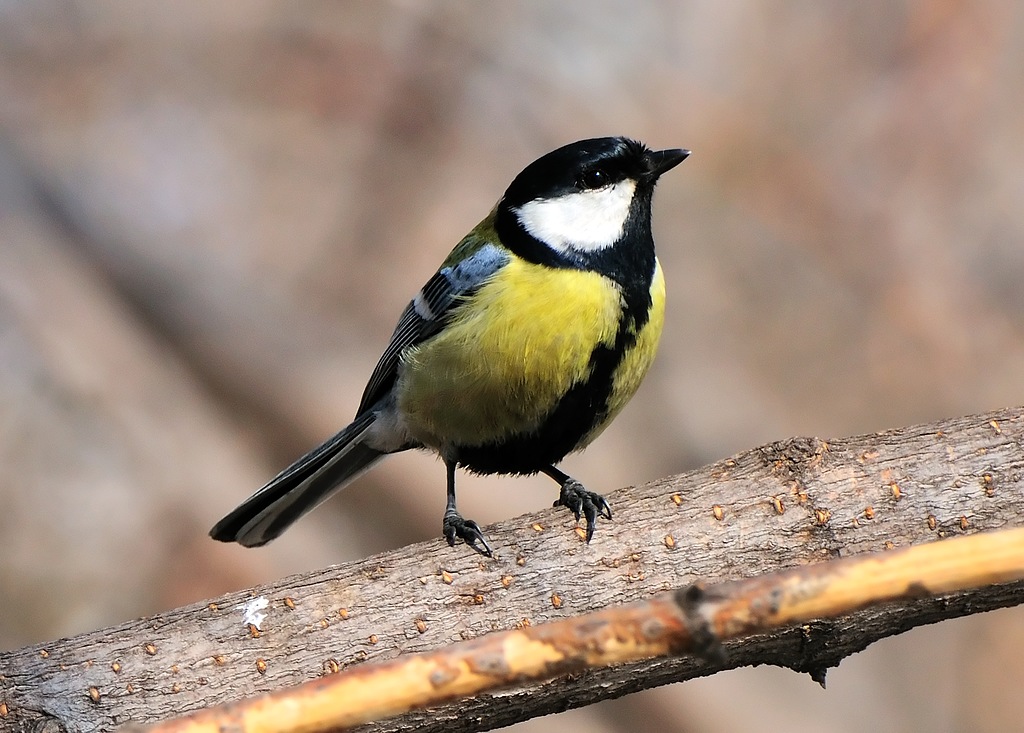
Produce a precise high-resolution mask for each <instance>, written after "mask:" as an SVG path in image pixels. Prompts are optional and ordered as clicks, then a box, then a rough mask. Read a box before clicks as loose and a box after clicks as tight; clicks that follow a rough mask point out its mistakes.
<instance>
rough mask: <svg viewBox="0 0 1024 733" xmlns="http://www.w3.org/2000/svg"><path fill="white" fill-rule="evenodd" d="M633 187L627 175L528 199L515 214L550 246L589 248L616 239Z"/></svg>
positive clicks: (575, 248)
mask: <svg viewBox="0 0 1024 733" xmlns="http://www.w3.org/2000/svg"><path fill="white" fill-rule="evenodd" d="M635 190H636V182H635V181H632V180H629V179H627V180H624V181H619V182H618V183H613V184H612V185H610V186H605V187H604V188H597V189H594V190H592V191H576V192H573V193H569V194H566V195H565V196H559V197H558V198H554V199H538V200H536V201H530V202H529V203H526V204H523V205H522V206H520V207H519V208H518V209H516V216H518V217H519V223H520V224H522V225H523V228H524V229H526V231H527V232H529V233H530V234H531V235H533V236H534V237H536V238H537V239H539V240H540V241H541V242H544V243H545V244H547V245H549V246H550V247H553V248H554V249H557V250H560V251H563V252H566V251H569V250H576V251H584V252H592V251H595V250H599V249H605V248H606V247H611V246H612V245H613V244H615V243H616V242H617V241H619V237H621V236H622V229H623V227H624V226H625V224H626V217H628V216H629V206H630V204H632V203H633V193H634V191H635Z"/></svg>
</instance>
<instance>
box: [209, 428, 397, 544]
mask: <svg viewBox="0 0 1024 733" xmlns="http://www.w3.org/2000/svg"><path fill="white" fill-rule="evenodd" d="M373 420H374V415H373V413H372V412H369V411H368V412H366V413H364V414H362V415H360V416H359V417H357V418H356V419H355V422H353V423H352V424H351V425H349V426H348V427H347V428H345V429H343V430H342V431H341V432H340V433H338V434H337V435H335V436H334V437H333V438H331V439H330V440H328V441H327V442H326V443H324V444H323V445H321V446H320V447H319V448H315V449H313V450H312V451H310V452H309V453H307V454H306V455H304V456H303V457H302V458H300V459H299V460H297V461H296V462H295V463H293V464H292V465H291V466H289V467H288V468H286V469H285V470H284V471H282V472H281V473H280V474H278V475H277V476H276V477H274V478H273V479H271V480H270V482H269V483H267V485H266V486H264V487H263V488H262V489H260V490H259V491H257V492H256V493H255V494H253V495H252V496H250V497H249V498H248V499H246V500H245V501H244V502H242V503H241V504H240V505H239V506H238V507H237V508H236V509H235V510H234V511H232V512H231V513H230V514H228V515H227V516H226V517H224V518H223V519H222V520H220V521H219V522H217V524H216V525H215V526H214V528H213V529H211V530H210V536H211V537H213V539H215V540H220V541H221V542H237V543H239V544H241V545H245V546H246V547H258V546H259V545H265V544H266V543H267V542H270V540H272V539H274V538H275V537H277V536H278V535H279V534H281V533H282V532H284V531H285V530H286V529H287V528H288V527H289V526H290V525H291V523H292V522H294V521H295V520H297V519H298V518H299V517H301V516H302V515H303V514H305V513H306V512H308V511H310V510H312V509H313V508H314V507H315V506H317V505H318V504H319V503H320V502H322V501H323V500H324V499H326V498H327V497H328V496H330V495H331V494H332V493H334V492H335V491H338V490H340V489H342V488H343V487H344V486H345V485H346V484H347V483H348V482H350V481H351V480H352V479H354V478H355V477H356V476H358V475H359V474H360V473H362V472H363V471H365V470H366V469H367V468H369V467H370V466H371V465H373V464H374V463H376V462H377V461H378V460H380V459H381V458H382V457H383V456H384V455H385V454H384V453H381V452H380V451H375V450H373V449H372V448H369V447H367V446H366V445H364V444H363V436H364V435H365V433H366V430H367V428H369V427H370V425H372V424H373Z"/></svg>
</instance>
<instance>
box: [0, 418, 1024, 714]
mask: <svg viewBox="0 0 1024 733" xmlns="http://www.w3.org/2000/svg"><path fill="white" fill-rule="evenodd" d="M1022 437H1024V409H1022V408H1014V409H1008V410H1001V411H997V412H993V413H989V414H986V415H979V416H972V417H964V418H957V419H952V420H946V421H942V422H938V423H933V424H929V425H922V426H916V427H911V428H904V429H900V430H894V431H888V432H884V433H878V434H873V435H867V436H860V437H855V438H848V439H842V440H836V441H828V442H825V441H821V440H818V439H808V438H797V439H792V440H787V441H781V442H778V443H773V444H770V445H767V446H763V447H761V448H757V449H754V450H751V451H747V452H745V453H742V454H740V455H737V456H735V457H734V458H731V459H728V460H725V461H721V462H719V463H716V464H713V465H710V466H707V467H705V468H702V469H699V470H697V471H693V472H690V473H688V474H684V475H681V476H676V477H672V478H670V479H665V480H662V481H657V482H654V483H651V484H648V485H645V486H641V487H636V488H631V489H624V490H622V491H618V492H615V493H613V494H611V495H609V497H608V498H609V500H610V501H611V503H612V506H613V508H614V510H615V521H614V522H612V523H603V524H602V525H600V527H599V532H598V534H597V536H596V537H595V539H594V541H593V543H592V544H590V545H585V544H583V543H582V541H581V539H580V538H579V536H578V535H577V534H576V533H574V532H573V531H572V528H571V525H572V520H571V518H568V519H567V518H566V516H565V514H564V512H560V511H558V510H547V511H543V512H539V513H537V514H534V515H528V516H525V517H519V518H516V519H513V520H509V521H507V522H503V523H501V524H499V525H495V526H494V527H491V528H488V530H487V533H488V536H489V538H490V539H491V541H492V544H493V545H494V547H495V558H494V559H490V560H489V559H485V558H482V557H480V556H477V555H475V554H474V553H471V552H470V551H469V550H467V549H466V548H465V547H462V546H457V547H455V548H448V547H447V546H446V545H445V544H444V543H443V541H441V540H438V541H435V542H430V543H423V544H420V545H416V546H412V547H407V548H403V549H401V550H397V551H394V552H390V553H385V554H382V555H378V556H376V557H372V558H368V559H366V560H363V561H359V562H355V563H349V564H345V565H340V566H336V567H333V568H329V569H326V570H323V571H320V572H317V573H312V574H309V575H305V576H295V577H291V578H286V579H284V580H282V581H281V582H279V583H276V584H273V585H270V586H265V587H261V588H256V589H253V590H251V591H250V592H247V593H237V594H231V595H229V596H225V597H223V598H220V599H217V600H216V601H214V602H212V603H210V604H197V605H193V606H188V607H185V608H181V609H176V610H173V611H169V612H167V613H165V614H160V615H158V616H155V617H152V618H148V619H142V620H139V621H134V622H130V623H127V624H123V625H121V626H117V627H114V628H110V629H104V630H101V631H97V632H93V633H90V634H84V635H82V636H79V637H76V638H73V639H67V640H62V641H57V642H53V643H48V644H43V645H37V646H34V647H29V648H26V649H22V650H19V651H15V652H10V653H4V654H0V728H11V729H14V730H18V729H21V728H23V727H28V726H33V725H40V724H48V725H51V726H59V727H63V728H65V729H67V730H74V731H94V730H106V729H110V728H113V727H116V726H117V725H120V724H122V723H125V722H128V721H134V722H138V723H143V722H152V721H156V720H162V719H166V718H169V717H173V716H176V715H180V714H182V713H184V712H187V711H189V710H195V709H198V708H201V707H206V706H209V705H212V704H216V703H221V702H225V701H228V700H233V699H238V698H241V697H246V696H250V695H253V694H256V693H259V692H264V691H269V690H272V689H276V688H280V687H282V686H285V685H290V684H294V683H297V682H300V681H302V680H306V679H310V678H314V677H317V676H320V675H322V674H325V673H330V672H333V671H335V670H336V669H339V668H342V667H345V666H348V665H352V664H358V663H360V662H363V661H365V660H368V659H389V658H393V657H395V656H397V655H398V654H400V653H407V652H416V651H427V650H431V649H436V648H439V647H443V646H446V645H448V644H450V643H452V642H454V641H458V640H461V639H468V638H473V637H477V636H480V635H481V634H484V633H486V632H489V631H493V630H499V629H509V628H514V627H516V626H522V625H526V624H536V623H539V622H544V621H549V620H552V619H557V618H562V617H566V616H572V615H577V614H581V613H586V612H590V611H594V610H596V609H599V608H603V607H607V606H612V605H615V604H620V603H624V602H630V601H635V600H639V599H643V598H648V597H650V596H651V595H653V594H655V593H657V592H659V591H662V590H666V589H670V588H677V587H680V586H684V585H687V584H689V583H691V582H693V581H695V580H700V579H703V580H705V581H712V582H713V581H719V580H728V579H735V578H742V577H751V576H755V575H761V574H764V573H767V572H774V571H778V570H780V569H783V568H787V567H792V566H795V565H801V564H805V563H809V562H815V561H817V560H822V559H826V558H832V557H838V556H845V555H851V554H858V553H862V552H866V551H873V550H880V549H885V548H887V547H900V546H906V545H911V544H918V543H924V542H928V541H931V540H935V539H939V538H941V537H944V536H948V535H958V534H970V533H973V532H975V531H978V530H982V529H996V528H1002V527H1006V526H1020V525H1022V524H1024V519H1022V518H1024V492H1022V491H1021V485H1020V482H1021V476H1022V467H1024V445H1022ZM1022 591H1024V588H1022V586H1021V585H1020V584H1018V583H1014V584H1006V585H997V586H991V587H989V588H986V589H983V590H981V591H979V592H975V593H970V594H964V593H953V594H950V595H946V596H943V597H940V598H937V599H935V598H927V599H919V600H911V601H908V602H906V603H901V604H890V605H887V606H881V607H874V608H869V609H865V610H863V611H859V612H855V613H852V614H849V615H847V616H845V617H842V618H839V619H834V620H830V621H827V622H811V623H808V624H804V625H803V626H800V627H797V628H789V629H785V630H782V631H780V632H778V633H773V634H767V635H762V636H757V637H753V638H748V639H745V640H742V641H738V642H733V643H729V644H727V645H726V656H725V658H724V661H714V662H709V661H707V660H705V659H702V658H699V657H690V656H679V657H674V658H669V659H659V660H652V661H647V662H640V663H637V664H629V665H621V666H617V667H610V668H606V669H602V670H599V671H596V672H590V673H585V674H582V675H577V676H571V677H563V678H559V679H557V680H554V681H551V682H547V683H540V684H528V685H524V686H523V687H521V688H518V689H516V690H515V691H513V692H511V693H510V692H505V693H503V694H502V695H500V696H493V697H491V696H479V697H476V698H473V699H471V700H469V701H463V702H461V703H453V704H450V705H448V706H445V707H442V708H435V709H433V710H431V711H430V712H429V713H425V712H419V713H412V714H409V715H406V716H402V717H400V718H395V719H392V720H390V721H387V722H384V723H380V724H374V725H372V726H370V727H368V728H367V729H368V730H370V729H372V730H397V729H400V728H403V727H406V726H415V727H416V728H417V729H423V730H483V729H485V728H489V727H494V726H497V725H504V724H508V723H511V722H515V721H517V720H522V719H525V718H529V717H533V716H535V715H540V714H545V713H549V712H554V711H557V710H561V709H565V708H567V707H575V706H578V705H583V704H587V703H590V702H594V701H596V700H599V699H603V698H607V697H614V696H618V695H622V694H625V693H628V692H632V691H635V690H638V689H643V688H647V687H653V686H656V685H660V684H665V683H667V682H673V681H678V680H682V679H688V678H691V677H694V676H697V675H702V674H708V673H710V672H713V671H715V670H717V669H723V668H730V667H736V666H743V665H747V664H756V663H771V664H779V665H785V666H788V667H791V668H793V669H797V670H802V671H808V672H811V673H812V674H813V675H814V676H815V677H816V678H818V679H823V677H824V671H825V670H826V669H827V668H828V667H830V666H833V665H835V664H836V663H838V662H839V660H841V659H842V658H843V657H844V656H847V655H848V654H851V653H853V652H855V651H858V650H860V649H862V648H864V647H865V646H867V645H868V644H870V643H871V642H872V641H875V640H877V639H879V638H883V637H885V636H889V635H891V634H895V633H899V632H901V631H904V630H906V629H908V628H911V627H913V626H916V625H920V624H923V623H930V622H934V621H937V620H941V619H944V618H950V617H954V616H958V615H963V614H965V613H972V612H977V611H982V610H988V609H991V608H997V607H1001V606H1006V605H1012V604H1014V603H1019V602H1020V601H1021V600H1022V599H1024V595H1022ZM264 601H265V602H266V606H265V607H263V608H260V606H262V604H263V602H264ZM260 613H263V614H266V615H265V617H263V618H262V619H260V618H259V616H258V614H260ZM247 614H248V617H247ZM54 729H59V728H54Z"/></svg>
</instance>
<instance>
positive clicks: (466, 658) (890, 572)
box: [122, 527, 1024, 733]
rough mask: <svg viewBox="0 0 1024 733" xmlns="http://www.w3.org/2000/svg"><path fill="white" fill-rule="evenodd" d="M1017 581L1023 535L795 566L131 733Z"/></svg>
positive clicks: (397, 704) (280, 725) (282, 722)
mask: <svg viewBox="0 0 1024 733" xmlns="http://www.w3.org/2000/svg"><path fill="white" fill-rule="evenodd" d="M1021 580H1024V528H1019V527H1018V528H1014V529H1005V530H1001V531H995V532H982V533H980V534H975V535H973V536H967V537H951V538H949V539H947V540H946V541H945V542H928V543H925V544H923V545H917V546H910V547H904V548H902V549H899V550H891V551H884V550H883V551H879V552H874V553H865V554H863V555H853V556H850V557H844V558H839V559H835V560H828V561H826V562H821V563H816V564H814V565H802V566H800V567H796V568H790V569H789V570H783V571H781V572H778V573H771V574H769V575H760V576H758V577H755V578H746V579H743V580H732V581H726V582H724V583H718V584H717V585H714V586H710V587H707V588H705V587H703V586H700V585H692V586H689V587H688V588H686V589H680V590H677V591H672V592H665V593H659V594H657V595H655V596H653V597H651V598H649V599H647V600H643V601H636V602H635V603H628V604H625V605H622V606H613V607H611V608H606V609H602V610H600V611H595V612H593V613H587V614H583V615H582V616H573V617H571V618H567V619H559V620H557V621H550V622H548V623H545V624H540V625H538V626H526V627H523V628H521V629H512V630H510V631H499V632H494V633H493V634H485V635H484V636H481V637H479V638H477V639H471V640H469V641H463V642H459V643H457V644H453V645H451V646H447V647H443V648H441V649H436V650H434V651H432V652H424V653H422V654H405V655H402V656H400V657H398V658H396V659H392V660H388V661H386V662H379V663H370V664H361V665H356V666H354V667H350V668H349V669H347V670H344V671H342V672H339V673H338V674H334V675H329V676H327V677H323V678H321V679H319V680H310V681H309V682H303V683H301V684H298V685H295V686H292V687H286V688H284V689H282V690H278V691H277V692H274V693H270V694H267V695H259V696H257V697H252V698H246V699H245V700H242V701H240V702H234V703H228V704H226V705H219V706H216V707H212V708H204V709H203V710H201V711H199V712H196V713H192V714H190V715H186V716H183V717H181V718H175V719H174V720H171V721H165V722H162V723H157V724H156V725H154V726H152V727H144V726H130V727H126V728H123V729H122V730H123V731H126V732H127V731H129V728H130V730H131V733H220V732H221V731H226V730H230V731H237V732H238V733H300V732H301V733H332V732H333V731H336V730H338V729H339V728H351V727H353V726H356V725H362V724H366V723H372V722H376V721H381V720H385V719H387V718H389V717H392V716H395V715H401V714H402V713H408V712H410V711H411V710H415V709H417V708H425V707H429V706H436V705H440V704H442V703H445V702H450V701H453V700H460V699H465V698H470V697H473V696H475V695H480V694H483V693H495V692H499V691H501V690H503V689H506V688H508V687H512V686H516V685H520V686H521V685H522V684H523V683H525V682H542V681H545V680H548V679H554V678H556V677H562V676H565V675H569V674H579V673H581V672H588V671H593V670H595V669H600V668H603V667H608V666H611V665H616V664H622V663H624V662H636V661H644V660H647V659H651V658H653V657H663V656H668V655H674V656H675V655H679V654H696V655H699V656H702V657H705V658H708V659H711V660H715V661H717V660H719V659H720V658H721V657H722V656H723V652H722V643H723V642H724V641H729V640H732V639H739V638H742V637H744V636H748V635H751V634H758V633H762V634H763V633H767V632H770V631H772V630H774V629H776V628H778V627H780V626H785V625H793V624H797V623H805V622H808V621H820V620H830V619H833V618H835V617H837V616H841V615H844V614H849V613H851V612H853V611H857V610H860V609H862V608H867V607H869V606H872V605H879V604H882V603H887V602H888V603H893V602H899V601H904V600H906V599H908V598H924V597H933V598H934V597H935V596H938V595H939V594H941V593H944V592H945V593H950V592H957V591H964V592H968V591H975V590H978V589H981V588H986V587H988V586H992V585H994V584H999V583H1010V582H1015V581H1021Z"/></svg>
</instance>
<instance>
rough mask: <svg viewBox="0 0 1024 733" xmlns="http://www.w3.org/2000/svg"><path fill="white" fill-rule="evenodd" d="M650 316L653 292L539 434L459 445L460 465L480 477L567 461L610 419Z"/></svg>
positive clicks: (592, 359)
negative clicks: (618, 375) (622, 368)
mask: <svg viewBox="0 0 1024 733" xmlns="http://www.w3.org/2000/svg"><path fill="white" fill-rule="evenodd" d="M634 303H636V301H635V300H634ZM649 312H650V290H649V288H648V293H647V306H646V307H643V308H641V309H640V312H639V313H636V314H630V313H629V311H628V309H627V311H626V313H624V314H623V315H624V317H623V318H622V321H621V322H620V323H619V329H618V331H617V332H616V334H615V343H614V345H612V346H611V347H609V346H604V345H601V346H598V347H597V348H596V349H594V351H593V352H591V354H590V370H589V376H588V377H587V379H586V381H583V382H577V383H576V384H575V385H573V386H572V387H571V388H570V389H569V391H567V392H566V393H565V395H563V396H562V399H561V400H559V402H558V405H556V406H555V409H554V410H552V411H551V414H550V415H548V417H547V418H546V419H545V420H544V423H543V425H542V426H541V428H540V429H539V430H537V431H536V432H533V433H529V434H525V435H516V436H512V437H510V438H508V439H506V440H503V441H502V442H501V443H495V444H487V445H479V446H459V447H457V448H456V450H455V455H456V456H457V460H458V462H459V464H460V465H462V466H464V467H466V468H468V469H469V470H470V471H473V472H475V473H483V474H487V473H511V474H530V473H537V472H538V471H540V470H541V469H542V468H546V467H547V466H550V465H553V464H555V463H558V462H559V461H561V460H562V459H563V458H565V456H566V455H568V454H569V453H571V452H572V451H573V450H574V449H575V448H576V447H577V446H578V445H579V444H580V441H582V440H583V438H584V437H585V436H586V435H587V434H588V433H590V431H592V430H593V429H594V428H595V427H597V426H598V425H600V424H601V423H602V422H604V420H605V418H606V417H607V415H608V398H609V396H610V395H611V391H612V383H613V381H614V379H615V370H616V369H617V368H618V366H619V364H620V363H621V362H622V359H623V358H624V357H625V355H626V352H627V351H629V349H631V348H632V347H633V345H634V344H635V343H636V339H637V334H638V333H639V332H640V329H641V328H643V324H645V323H646V322H647V318H648V315H649ZM634 324H636V325H634Z"/></svg>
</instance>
